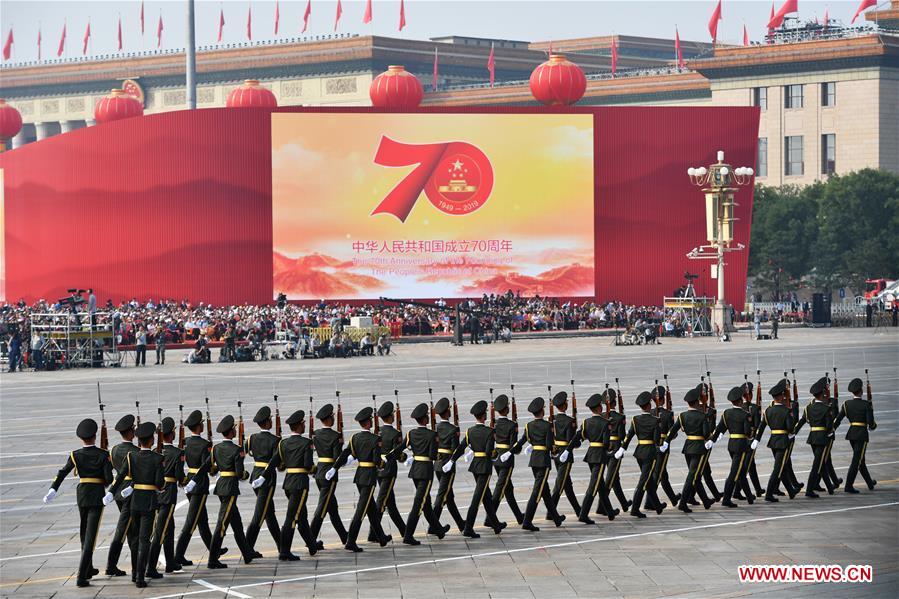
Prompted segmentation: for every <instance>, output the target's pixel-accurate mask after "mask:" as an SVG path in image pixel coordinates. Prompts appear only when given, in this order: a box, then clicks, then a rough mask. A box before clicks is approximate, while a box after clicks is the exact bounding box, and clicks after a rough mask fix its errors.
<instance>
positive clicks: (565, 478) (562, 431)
mask: <svg viewBox="0 0 899 599" xmlns="http://www.w3.org/2000/svg"><path fill="white" fill-rule="evenodd" d="M552 402H553V406H555V407H556V410H557V411H556V413H555V414H554V415H553V421H552V425H553V436H554V441H553V443H554V444H555V448H556V455H555V456H554V458H553V462H555V464H556V483H555V485H553V491H552V497H553V504H555V506H556V509H558V507H559V499H561V497H562V491H563V490H564V491H565V497H567V498H568V503H570V504H571V507H572V509H574V513H575V514H580V513H581V504H580V502H579V501H578V500H577V495H575V493H574V487H573V486H572V484H571V465H572V464H573V463H574V456H573V455H572V454H573V452H574V450H575V449H577V448H578V447H580V446H581V441H580V439H579V438H578V436H577V423H576V422H575V421H574V418H572V417H571V416H569V415H568V414H566V413H565V411H566V410H567V409H568V393H566V392H565V391H560V392H558V393H556V394H555V395H554V396H553V399H552ZM547 519H551V518H549V517H548V516H547Z"/></svg>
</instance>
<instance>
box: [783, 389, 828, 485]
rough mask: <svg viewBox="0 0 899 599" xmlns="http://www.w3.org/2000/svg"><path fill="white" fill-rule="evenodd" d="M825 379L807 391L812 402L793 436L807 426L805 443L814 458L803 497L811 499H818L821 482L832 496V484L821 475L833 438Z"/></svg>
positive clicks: (797, 424)
mask: <svg viewBox="0 0 899 599" xmlns="http://www.w3.org/2000/svg"><path fill="white" fill-rule="evenodd" d="M826 390H827V377H822V378H820V379H818V380H817V381H815V383H814V384H813V385H812V386H811V388H810V389H809V393H811V394H812V395H813V396H814V398H815V399H814V401H812V402H811V403H809V404H808V405H807V406H805V410H803V412H802V417H801V418H800V419H799V422H797V423H796V427H795V428H794V429H793V434H794V435H798V434H799V431H800V430H801V429H802V427H803V425H805V423H806V422H808V424H809V433H808V439H806V443H808V444H809V445H811V446H812V453H813V455H814V456H815V457H814V460H813V461H812V468H811V470H810V471H809V473H808V483H807V484H806V486H805V496H806V497H810V498H812V499H817V498H819V497H820V495H818V494H817V493H816V492H815V489H817V488H818V483H819V482H821V481H822V480H823V481H824V485H825V486H826V487H827V494H828V495H833V484H832V483H831V481H830V477H828V476H826V475H823V474H824V470H825V464H824V461H825V459H826V457H827V455H826V454H827V445H828V441H830V438H831V437H833V436H834V433H833V421H832V420H831V419H830V406H829V402H828V398H827V391H826Z"/></svg>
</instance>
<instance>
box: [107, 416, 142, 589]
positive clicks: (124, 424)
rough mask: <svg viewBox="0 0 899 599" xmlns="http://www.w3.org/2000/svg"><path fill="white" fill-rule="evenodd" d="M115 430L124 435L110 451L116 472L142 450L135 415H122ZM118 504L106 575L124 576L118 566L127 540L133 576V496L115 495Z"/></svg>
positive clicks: (135, 557) (135, 570)
mask: <svg viewBox="0 0 899 599" xmlns="http://www.w3.org/2000/svg"><path fill="white" fill-rule="evenodd" d="M115 430H117V431H118V432H119V434H120V435H121V436H122V442H121V443H118V444H117V445H115V446H114V447H113V448H112V449H111V450H110V452H109V458H110V459H111V460H112V467H113V468H114V469H115V471H116V472H119V471H121V470H123V469H124V468H125V460H126V459H127V458H128V454H131V453H137V452H138V451H140V450H139V449H138V448H137V445H135V444H134V416H133V415H132V414H127V415H125V416H122V417H121V418H120V419H119V421H118V422H116V424H115ZM115 502H116V505H117V506H118V507H119V521H118V523H117V524H116V528H115V533H114V534H113V537H112V542H110V543H109V555H108V556H107V558H106V575H107V576H124V575H125V572H124V570H120V569H119V568H118V563H119V556H120V555H121V554H122V547H123V546H124V544H125V541H126V540H127V541H128V548H129V549H130V550H131V572H132V576H133V575H134V574H136V572H137V526H133V525H132V524H133V523H132V520H133V518H132V517H131V498H130V497H122V494H121V493H119V494H118V495H116V497H115Z"/></svg>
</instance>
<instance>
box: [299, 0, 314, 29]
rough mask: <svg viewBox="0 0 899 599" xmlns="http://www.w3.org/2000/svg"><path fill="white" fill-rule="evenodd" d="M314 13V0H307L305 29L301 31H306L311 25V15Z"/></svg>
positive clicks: (304, 15)
mask: <svg viewBox="0 0 899 599" xmlns="http://www.w3.org/2000/svg"><path fill="white" fill-rule="evenodd" d="M311 14H312V0H306V12H304V13H303V30H302V31H301V32H300V33H306V28H307V27H309V15H311Z"/></svg>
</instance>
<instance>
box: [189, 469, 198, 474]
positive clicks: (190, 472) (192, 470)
mask: <svg viewBox="0 0 899 599" xmlns="http://www.w3.org/2000/svg"><path fill="white" fill-rule="evenodd" d="M199 471H200V469H199V468H188V469H187V472H188V473H189V474H196V473H197V472H199Z"/></svg>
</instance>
